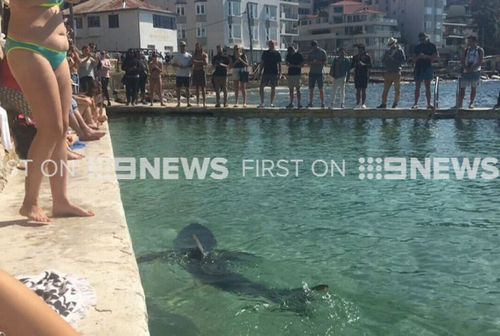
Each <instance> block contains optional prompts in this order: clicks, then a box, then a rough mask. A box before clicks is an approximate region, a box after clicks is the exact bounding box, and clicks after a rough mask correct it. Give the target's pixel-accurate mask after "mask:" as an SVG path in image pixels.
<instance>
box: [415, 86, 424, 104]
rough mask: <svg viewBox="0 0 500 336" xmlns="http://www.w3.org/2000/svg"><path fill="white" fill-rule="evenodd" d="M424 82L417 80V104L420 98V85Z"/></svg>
mask: <svg viewBox="0 0 500 336" xmlns="http://www.w3.org/2000/svg"><path fill="white" fill-rule="evenodd" d="M421 84H422V82H421V81H416V82H415V104H414V105H418V101H419V100H420V86H421Z"/></svg>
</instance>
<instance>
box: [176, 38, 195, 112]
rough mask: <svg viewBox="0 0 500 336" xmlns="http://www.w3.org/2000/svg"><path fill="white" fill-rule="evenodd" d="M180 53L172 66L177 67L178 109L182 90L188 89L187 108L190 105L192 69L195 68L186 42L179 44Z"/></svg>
mask: <svg viewBox="0 0 500 336" xmlns="http://www.w3.org/2000/svg"><path fill="white" fill-rule="evenodd" d="M179 49H180V51H179V52H178V53H177V54H176V55H175V56H174V59H173V60H172V65H174V66H175V67H177V70H176V73H175V86H176V89H177V107H179V106H181V88H185V89H186V99H187V107H191V104H190V103H189V95H190V93H189V81H190V79H191V67H192V66H193V56H192V55H191V54H190V53H188V52H187V51H186V42H184V41H181V42H180V43H179Z"/></svg>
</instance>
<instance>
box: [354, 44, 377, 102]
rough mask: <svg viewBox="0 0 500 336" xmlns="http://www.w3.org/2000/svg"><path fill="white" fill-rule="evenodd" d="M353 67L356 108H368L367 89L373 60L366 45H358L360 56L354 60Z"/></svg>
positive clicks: (356, 56)
mask: <svg viewBox="0 0 500 336" xmlns="http://www.w3.org/2000/svg"><path fill="white" fill-rule="evenodd" d="M351 67H352V68H354V87H355V88H356V108H362V109H365V108H366V105H365V103H366V89H367V88H368V79H369V77H370V68H371V67H372V59H371V57H370V55H368V54H367V53H366V48H365V46H364V45H362V44H360V45H358V54H357V55H355V56H354V57H353V59H352V63H351Z"/></svg>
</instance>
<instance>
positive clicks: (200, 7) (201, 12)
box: [196, 2, 206, 15]
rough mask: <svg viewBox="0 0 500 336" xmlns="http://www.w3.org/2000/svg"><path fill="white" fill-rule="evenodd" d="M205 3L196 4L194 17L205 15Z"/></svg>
mask: <svg viewBox="0 0 500 336" xmlns="http://www.w3.org/2000/svg"><path fill="white" fill-rule="evenodd" d="M205 14H206V13H205V3H204V2H203V3H197V4H196V15H205Z"/></svg>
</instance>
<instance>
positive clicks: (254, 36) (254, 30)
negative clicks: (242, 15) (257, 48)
mask: <svg viewBox="0 0 500 336" xmlns="http://www.w3.org/2000/svg"><path fill="white" fill-rule="evenodd" d="M252 40H253V41H258V40H259V25H255V26H253V27H252Z"/></svg>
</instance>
